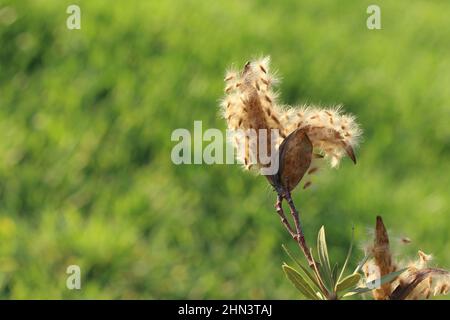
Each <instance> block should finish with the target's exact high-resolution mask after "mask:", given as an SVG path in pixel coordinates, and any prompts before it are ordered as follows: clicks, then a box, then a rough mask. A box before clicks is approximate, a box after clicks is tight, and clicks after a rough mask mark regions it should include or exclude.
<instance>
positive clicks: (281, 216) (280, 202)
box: [275, 195, 297, 239]
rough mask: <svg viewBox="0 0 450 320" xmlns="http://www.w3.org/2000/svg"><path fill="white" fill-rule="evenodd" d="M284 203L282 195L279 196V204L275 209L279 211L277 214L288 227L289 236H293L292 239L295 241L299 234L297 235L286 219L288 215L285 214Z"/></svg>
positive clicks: (277, 203)
mask: <svg viewBox="0 0 450 320" xmlns="http://www.w3.org/2000/svg"><path fill="white" fill-rule="evenodd" d="M282 201H283V198H282V197H281V196H280V195H278V196H277V202H276V204H275V209H276V210H277V213H278V215H279V216H280V218H281V222H282V223H283V225H284V226H285V227H286V229H287V231H288V232H289V234H290V235H291V237H292V238H293V239H295V237H296V235H297V234H296V233H295V231H294V229H293V228H292V227H291V224H290V223H289V220H288V219H287V218H286V215H285V214H284V210H283V205H282Z"/></svg>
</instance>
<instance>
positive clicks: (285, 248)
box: [281, 244, 320, 290]
mask: <svg viewBox="0 0 450 320" xmlns="http://www.w3.org/2000/svg"><path fill="white" fill-rule="evenodd" d="M281 246H282V248H283V249H284V251H285V252H286V254H287V255H288V256H289V258H291V260H292V261H294V262H295V263H296V264H297V265H298V266H299V267H300V269H302V271H303V272H304V273H305V274H306V276H307V277H308V278H309V280H311V282H312V283H313V284H314V285H315V286H316V287H317V289H319V290H320V284H319V282H318V281H317V279H316V277H314V275H313V274H312V273H311V271H309V270H308V269H307V268H306V267H305V266H303V265H302V264H301V263H300V261H298V260H297V259H296V258H295V257H294V256H293V255H292V254H291V252H290V251H289V250H288V248H287V247H286V246H285V245H284V244H283V245H281Z"/></svg>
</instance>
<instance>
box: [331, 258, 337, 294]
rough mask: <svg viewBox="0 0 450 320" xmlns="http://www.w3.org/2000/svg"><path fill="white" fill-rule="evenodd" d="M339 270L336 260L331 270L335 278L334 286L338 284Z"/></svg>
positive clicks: (333, 278)
mask: <svg viewBox="0 0 450 320" xmlns="http://www.w3.org/2000/svg"><path fill="white" fill-rule="evenodd" d="M338 270H339V265H338V263H337V262H336V263H335V264H334V267H333V270H331V275H332V280H333V288H334V287H335V286H336V284H337V280H338Z"/></svg>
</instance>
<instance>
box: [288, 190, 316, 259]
mask: <svg viewBox="0 0 450 320" xmlns="http://www.w3.org/2000/svg"><path fill="white" fill-rule="evenodd" d="M284 197H285V198H286V201H287V203H288V205H289V209H290V210H291V215H292V218H293V219H294V223H295V229H296V234H295V237H294V239H295V240H296V241H297V243H298V245H299V246H300V248H301V249H302V251H303V254H304V255H305V257H306V260H307V261H308V264H309V266H310V267H311V268H314V260H313V258H312V256H311V252H310V250H309V247H308V245H307V244H306V240H305V235H304V234H303V229H302V225H301V223H300V217H299V213H298V211H297V209H296V208H295V205H294V201H292V197H291V193H290V192H289V191H288V192H286V193H285V196H284Z"/></svg>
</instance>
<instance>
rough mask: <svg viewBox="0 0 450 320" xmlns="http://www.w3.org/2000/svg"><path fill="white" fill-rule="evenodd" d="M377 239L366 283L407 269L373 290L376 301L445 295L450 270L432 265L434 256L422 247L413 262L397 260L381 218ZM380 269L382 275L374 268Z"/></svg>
mask: <svg viewBox="0 0 450 320" xmlns="http://www.w3.org/2000/svg"><path fill="white" fill-rule="evenodd" d="M375 231H376V232H375V240H374V243H373V245H371V246H369V247H368V248H367V250H369V251H370V253H371V254H372V256H373V258H372V259H370V260H369V261H368V262H367V263H366V264H365V266H364V274H365V277H366V279H365V282H367V281H372V280H374V279H375V278H377V277H379V276H384V275H387V274H389V273H391V272H394V271H396V270H400V269H403V268H407V270H406V271H405V272H403V273H402V274H401V275H400V276H399V277H398V278H396V279H395V280H394V281H392V282H389V283H386V284H384V285H382V286H381V288H377V289H374V290H372V294H373V297H374V298H375V299H376V300H388V299H393V300H419V299H429V298H430V297H432V296H437V295H444V294H447V293H448V292H449V289H450V273H449V272H448V271H446V270H443V269H438V268H430V267H429V262H430V261H431V260H432V256H431V255H427V254H425V253H423V252H422V251H420V250H419V258H418V259H417V261H414V262H411V263H394V262H393V258H392V253H391V251H390V246H389V237H388V234H387V231H386V228H385V226H384V224H383V221H382V219H381V217H377V224H376V228H375ZM374 270H378V271H379V274H378V275H377V274H375V273H374V272H373V271H374Z"/></svg>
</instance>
